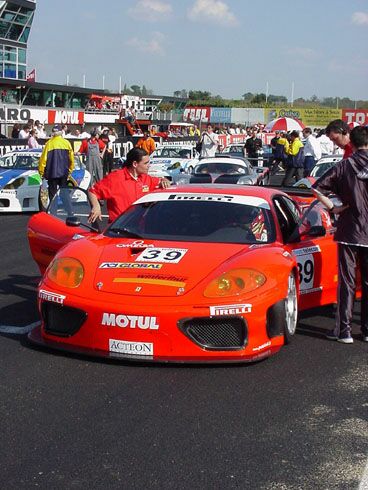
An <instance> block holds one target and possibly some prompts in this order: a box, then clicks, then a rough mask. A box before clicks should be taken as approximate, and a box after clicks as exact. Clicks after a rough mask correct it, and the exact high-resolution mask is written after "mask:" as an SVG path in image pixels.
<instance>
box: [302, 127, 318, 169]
mask: <svg viewBox="0 0 368 490" xmlns="http://www.w3.org/2000/svg"><path fill="white" fill-rule="evenodd" d="M303 137H304V138H305V141H304V177H308V175H309V174H310V172H311V170H312V168H313V167H314V166H315V164H316V163H317V161H318V160H319V159H320V158H321V156H322V151H321V146H320V144H319V141H318V139H317V138H316V137H315V136H313V134H312V129H311V128H304V129H303Z"/></svg>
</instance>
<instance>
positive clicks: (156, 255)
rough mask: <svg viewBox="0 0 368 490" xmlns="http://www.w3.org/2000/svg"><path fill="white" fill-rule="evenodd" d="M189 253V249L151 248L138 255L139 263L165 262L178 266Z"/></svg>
mask: <svg viewBox="0 0 368 490" xmlns="http://www.w3.org/2000/svg"><path fill="white" fill-rule="evenodd" d="M187 252H188V249H187V248H150V249H146V250H144V251H143V252H142V253H141V254H139V255H138V257H137V258H136V260H137V261H138V262H163V263H167V264H169V263H171V264H177V263H178V262H180V261H181V259H182V258H183V257H184V255H185V254H186V253H187Z"/></svg>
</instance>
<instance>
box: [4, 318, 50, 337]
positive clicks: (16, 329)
mask: <svg viewBox="0 0 368 490" xmlns="http://www.w3.org/2000/svg"><path fill="white" fill-rule="evenodd" d="M38 325H41V322H39V321H38V322H34V323H30V324H29V325H26V326H25V327H16V326H14V325H0V333H14V334H18V335H23V334H25V333H28V332H30V331H31V330H33V329H34V328H35V327H38Z"/></svg>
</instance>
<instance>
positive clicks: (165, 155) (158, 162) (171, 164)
mask: <svg viewBox="0 0 368 490" xmlns="http://www.w3.org/2000/svg"><path fill="white" fill-rule="evenodd" d="M198 161H199V160H198V155H197V152H196V150H195V147H194V146H192V145H183V146H163V147H161V148H158V149H157V150H155V151H154V152H153V153H152V155H151V157H150V167H149V171H148V173H149V175H152V176H153V177H166V178H167V179H169V180H173V176H174V175H178V174H179V173H180V172H187V171H188V172H190V171H191V170H192V169H193V167H194V166H195V165H196V164H197V163H198Z"/></svg>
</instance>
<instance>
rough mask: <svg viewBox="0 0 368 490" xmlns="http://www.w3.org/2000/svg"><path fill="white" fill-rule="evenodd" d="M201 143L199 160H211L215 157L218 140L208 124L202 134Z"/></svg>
mask: <svg viewBox="0 0 368 490" xmlns="http://www.w3.org/2000/svg"><path fill="white" fill-rule="evenodd" d="M201 143H202V148H201V158H211V157H214V156H215V155H216V151H217V148H218V146H219V139H218V135H217V134H216V133H214V132H213V129H212V126H211V125H210V124H209V125H208V126H207V131H203V132H202V137H201Z"/></svg>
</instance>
